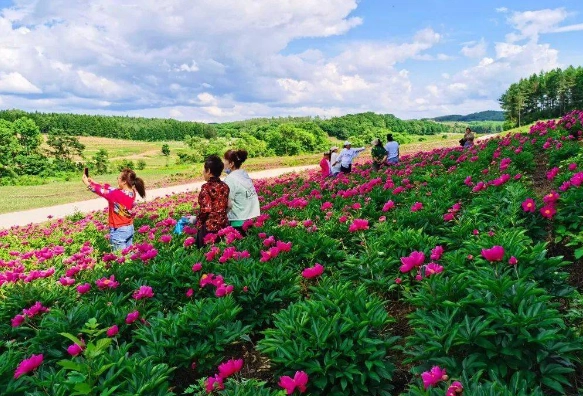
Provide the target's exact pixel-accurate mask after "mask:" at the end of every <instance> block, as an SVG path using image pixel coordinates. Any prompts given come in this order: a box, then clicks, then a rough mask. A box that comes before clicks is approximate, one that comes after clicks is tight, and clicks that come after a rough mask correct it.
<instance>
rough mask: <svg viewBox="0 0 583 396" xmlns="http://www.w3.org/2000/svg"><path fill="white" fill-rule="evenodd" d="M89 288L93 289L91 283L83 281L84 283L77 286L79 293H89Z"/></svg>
mask: <svg viewBox="0 0 583 396" xmlns="http://www.w3.org/2000/svg"><path fill="white" fill-rule="evenodd" d="M89 290H91V284H89V283H83V284H82V285H78V286H77V293H79V294H85V293H88V292H89Z"/></svg>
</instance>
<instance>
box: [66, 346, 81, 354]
mask: <svg viewBox="0 0 583 396" xmlns="http://www.w3.org/2000/svg"><path fill="white" fill-rule="evenodd" d="M83 349H84V348H83V346H81V345H79V344H71V345H69V347H68V348H67V353H68V354H69V355H71V356H77V355H79V354H80V353H81V352H83Z"/></svg>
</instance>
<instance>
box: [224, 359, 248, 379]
mask: <svg viewBox="0 0 583 396" xmlns="http://www.w3.org/2000/svg"><path fill="white" fill-rule="evenodd" d="M242 368H243V359H231V360H228V361H226V362H224V363H221V364H219V377H221V378H223V379H225V378H227V377H230V376H231V375H233V374H235V373H238V372H239V371H241V369H242Z"/></svg>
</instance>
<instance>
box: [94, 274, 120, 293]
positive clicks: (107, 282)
mask: <svg viewBox="0 0 583 396" xmlns="http://www.w3.org/2000/svg"><path fill="white" fill-rule="evenodd" d="M95 284H96V285H97V287H98V288H99V290H105V289H115V288H116V287H118V286H119V282H117V281H116V280H115V276H114V275H111V276H110V277H109V279H108V278H101V279H97V280H96V281H95Z"/></svg>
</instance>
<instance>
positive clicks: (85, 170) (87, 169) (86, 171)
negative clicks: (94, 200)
mask: <svg viewBox="0 0 583 396" xmlns="http://www.w3.org/2000/svg"><path fill="white" fill-rule="evenodd" d="M83 173H85V176H86V177H89V168H85V169H84V170H83Z"/></svg>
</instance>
